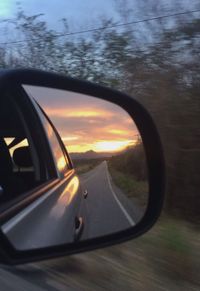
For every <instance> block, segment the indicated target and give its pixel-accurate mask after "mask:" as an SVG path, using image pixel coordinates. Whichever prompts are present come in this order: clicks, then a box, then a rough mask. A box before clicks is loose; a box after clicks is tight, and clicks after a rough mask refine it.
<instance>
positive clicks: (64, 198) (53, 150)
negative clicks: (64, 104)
mask: <svg viewBox="0 0 200 291" xmlns="http://www.w3.org/2000/svg"><path fill="white" fill-rule="evenodd" d="M23 98H26V101H28V103H29V107H28V108H29V109H28V108H26V114H25V115H26V116H27V114H29V115H31V114H32V113H33V112H34V116H35V122H36V119H37V124H36V123H35V122H33V121H32V125H34V124H35V126H36V127H37V130H36V131H41V132H42V135H41V139H43V141H41V140H40V139H38V137H37V140H35V139H36V136H32V134H31V127H30V124H29V121H28V120H27V119H26V116H25V115H23V113H25V112H20V114H22V115H23V118H22V119H23V123H24V127H25V128H26V132H27V134H26V136H27V137H28V141H29V140H32V143H33V144H34V145H35V146H34V145H31V144H32V143H31V142H29V151H30V155H31V157H32V158H31V159H32V161H33V162H34V163H35V164H38V169H39V168H41V166H42V165H43V179H42V180H41V182H40V183H39V185H35V186H33V187H32V188H31V189H29V191H24V192H23V193H20V195H18V196H19V197H21V198H20V201H19V203H18V204H16V203H15V205H14V207H10V208H9V207H8V208H7V209H6V211H7V213H8V220H7V221H6V222H5V223H4V224H3V230H4V232H5V233H6V234H7V236H8V238H9V239H11V240H12V241H13V243H14V245H15V247H17V248H18V249H30V248H38V247H43V246H46V245H49V246H51V245H57V244H60V243H66V242H73V241H74V240H77V239H78V238H79V237H80V235H81V233H82V230H83V218H82V216H81V214H80V207H81V201H82V191H81V187H80V181H79V178H78V176H77V175H76V173H75V171H74V169H73V166H72V163H71V161H70V158H69V156H68V154H67V151H66V150H65V148H64V146H63V144H62V141H61V139H60V137H59V135H58V133H57V131H56V129H55V128H54V126H53V124H52V123H51V121H50V120H49V119H48V117H47V116H46V115H45V114H44V113H43V112H42V110H41V109H40V107H39V106H38V105H37V104H36V102H35V101H34V100H33V99H31V98H30V97H28V96H27V95H26V96H23ZM27 98H28V100H27ZM17 107H19V106H17ZM18 109H19V108H18ZM20 110H22V109H21V108H20ZM27 110H30V111H29V112H28V111H27ZM36 131H34V132H36ZM42 142H43V144H46V146H45V147H44V146H43V147H40V148H39V145H40V146H41V144H42ZM25 148H26V150H27V146H24V147H21V148H20V149H19V148H18V150H17V154H18V160H19V156H20V154H21V159H22V160H23V161H24V160H25V155H24V150H25ZM19 151H21V153H19ZM38 151H40V155H37V152H38ZM22 152H23V153H22ZM46 152H48V155H49V157H48V163H49V165H47V164H45V159H46V158H45V155H46ZM16 160H17V159H16ZM50 164H51V165H50ZM44 172H45V173H44ZM22 173H23V175H22ZM40 174H41V173H36V175H39V176H40ZM19 175H20V176H21V177H22V176H23V177H25V174H24V172H22V171H19ZM25 180H26V178H25ZM21 194H22V195H21ZM17 205H18V210H17V211H16V206H17ZM9 211H10V212H12V213H13V211H15V213H16V214H15V215H14V216H13V214H12V218H11V219H9ZM4 214H5V211H4ZM4 220H5V216H4Z"/></svg>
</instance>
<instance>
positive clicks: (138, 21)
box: [0, 9, 200, 45]
mask: <svg viewBox="0 0 200 291" xmlns="http://www.w3.org/2000/svg"><path fill="white" fill-rule="evenodd" d="M196 12H200V9H197V10H190V11H184V12H179V13H174V14H168V15H162V16H156V17H151V18H146V19H142V20H137V21H130V22H126V23H119V24H113V25H110V26H104V27H98V28H91V29H87V30H80V31H75V32H67V33H61V34H56V35H54V36H53V37H54V38H58V37H62V36H70V35H77V34H83V33H89V32H95V31H100V30H105V29H111V28H115V27H123V26H126V25H131V24H138V23H142V22H148V21H154V20H159V19H163V18H169V17H176V16H179V15H185V14H191V13H196ZM24 42H26V40H18V41H10V42H2V43H0V45H7V44H17V43H24Z"/></svg>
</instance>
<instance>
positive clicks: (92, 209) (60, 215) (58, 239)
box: [3, 161, 140, 250]
mask: <svg viewBox="0 0 200 291" xmlns="http://www.w3.org/2000/svg"><path fill="white" fill-rule="evenodd" d="M80 180H81V185H82V189H87V191H88V197H87V199H83V201H82V202H83V204H82V209H81V216H82V217H83V221H84V232H83V236H82V238H81V239H82V240H84V239H88V238H93V237H98V236H103V235H106V234H111V233H115V232H118V231H121V230H124V229H127V228H129V227H131V226H134V225H135V223H137V222H138V220H139V217H140V213H139V209H138V207H137V206H136V205H134V204H133V203H131V201H130V200H129V199H128V198H127V197H126V196H125V195H124V194H123V193H122V192H121V191H120V190H119V189H118V188H117V187H116V186H115V185H114V184H113V182H112V179H111V177H110V174H109V171H108V166H107V163H106V161H104V162H102V163H101V164H100V165H98V166H97V167H95V168H94V169H93V170H91V171H90V172H88V173H86V174H84V175H82V176H81V177H80ZM63 189H65V187H63ZM63 194H64V195H63ZM68 196H69V193H68V192H62V191H61V192H59V193H56V191H55V192H54V193H52V194H51V193H50V195H49V196H48V197H47V198H46V199H45V200H42V202H41V203H40V204H39V205H38V206H37V207H34V208H33V209H31V211H30V210H29V211H28V212H27V213H26V210H25V214H24V213H19V217H18V215H17V216H16V217H14V218H13V219H11V221H9V222H8V223H6V225H4V227H3V230H4V231H5V233H6V234H7V236H8V237H9V239H10V240H11V242H12V243H13V244H14V246H15V247H16V248H17V249H21V250H23V249H33V248H39V247H45V246H49V245H58V244H61V243H66V242H68V243H69V242H73V234H74V230H75V228H74V220H73V219H72V217H75V215H76V213H74V210H73V209H72V208H74V207H75V204H74V205H71V206H73V207H67V204H68V203H67V199H68ZM41 199H43V197H42V198H41ZM27 210H28V209H27Z"/></svg>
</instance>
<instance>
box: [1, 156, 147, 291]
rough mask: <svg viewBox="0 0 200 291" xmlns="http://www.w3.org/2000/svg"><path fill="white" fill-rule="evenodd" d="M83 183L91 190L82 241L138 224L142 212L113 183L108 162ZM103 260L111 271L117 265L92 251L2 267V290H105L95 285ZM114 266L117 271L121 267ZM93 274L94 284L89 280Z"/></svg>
mask: <svg viewBox="0 0 200 291" xmlns="http://www.w3.org/2000/svg"><path fill="white" fill-rule="evenodd" d="M81 182H82V185H83V187H84V188H86V189H87V190H88V197H87V199H86V200H85V212H86V213H85V214H86V220H87V221H85V225H86V227H85V232H84V236H83V238H82V239H84V237H94V236H99V235H105V234H107V233H111V232H116V231H119V230H122V229H125V228H128V227H130V226H133V225H134V224H135V223H137V221H138V220H139V218H140V215H141V213H140V211H139V210H138V208H137V207H136V206H135V205H134V204H132V203H130V201H129V200H128V199H127V198H126V196H125V195H124V194H123V193H121V191H120V190H119V189H118V188H117V187H116V186H115V185H114V184H113V182H112V179H111V177H110V175H109V172H108V167H107V163H106V162H103V163H101V164H100V165H99V166H97V167H96V168H94V169H93V170H92V171H90V172H88V173H86V174H84V175H82V176H81ZM99 260H100V261H101V263H100V261H99ZM98 261H99V263H97V262H98ZM104 261H105V264H106V265H108V266H109V267H107V268H108V270H110V269H111V268H112V267H113V264H114V266H115V264H116V263H115V261H114V260H112V259H111V258H109V257H105V256H104V255H103V256H101V254H100V256H99V255H98V252H97V255H96V252H92V253H88V254H87V253H86V254H81V255H76V256H71V257H66V258H61V259H54V260H49V261H45V262H41V263H35V264H27V265H22V266H17V267H6V266H1V267H0V286H1V287H0V290H1V291H4V290H94V289H93V288H95V290H105V285H104V288H101V287H100V286H99V288H98V286H97V285H95V281H96V280H97V281H96V282H98V280H101V279H102V274H104V272H103V269H102V262H104ZM100 266H101V267H100ZM115 267H116V268H117V269H118V265H116V266H115ZM119 267H120V266H119ZM100 268H101V269H100ZM99 271H100V273H99ZM80 274H81V276H82V277H81V279H80V280H79V275H80ZM91 274H93V276H94V278H93V279H92V280H93V283H92V282H91V283H90V280H89V278H87V276H91ZM103 278H104V275H103ZM103 280H104V281H103V284H107V283H106V279H105V278H104V279H103ZM116 287H117V286H116ZM115 289H116V288H115ZM116 290H117V289H116Z"/></svg>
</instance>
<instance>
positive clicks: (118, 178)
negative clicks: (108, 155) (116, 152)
mask: <svg viewBox="0 0 200 291" xmlns="http://www.w3.org/2000/svg"><path fill="white" fill-rule="evenodd" d="M108 168H109V173H110V175H111V177H112V179H113V182H114V184H115V185H116V186H117V187H119V188H120V189H121V190H122V192H123V193H124V194H126V196H127V197H128V198H135V199H136V200H137V201H138V204H139V205H140V206H142V207H144V206H146V204H147V201H148V192H149V190H148V182H147V181H137V180H136V179H135V177H134V176H133V175H130V174H127V173H125V174H124V173H123V172H120V171H118V170H116V169H114V167H113V166H111V165H110V163H108Z"/></svg>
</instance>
